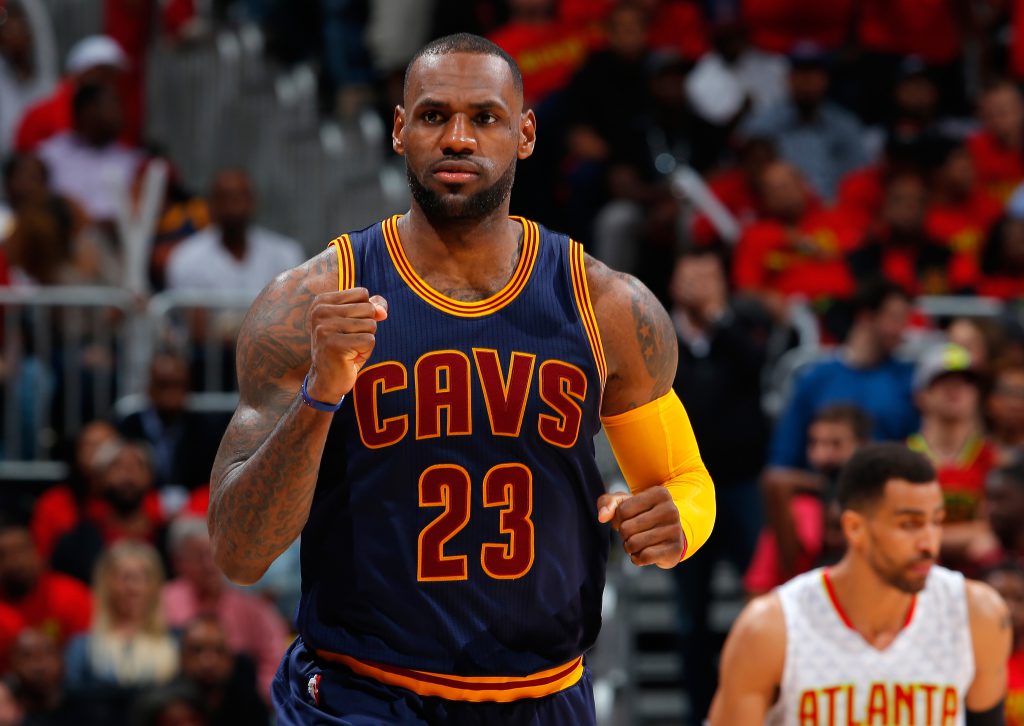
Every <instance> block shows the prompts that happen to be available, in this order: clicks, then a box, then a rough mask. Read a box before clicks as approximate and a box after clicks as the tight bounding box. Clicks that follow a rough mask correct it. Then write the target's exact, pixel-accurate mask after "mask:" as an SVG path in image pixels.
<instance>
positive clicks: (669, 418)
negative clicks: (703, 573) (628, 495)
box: [601, 391, 715, 559]
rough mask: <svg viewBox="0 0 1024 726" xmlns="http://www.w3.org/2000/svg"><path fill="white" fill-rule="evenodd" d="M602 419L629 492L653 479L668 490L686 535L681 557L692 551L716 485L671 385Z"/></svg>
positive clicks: (710, 516)
mask: <svg viewBox="0 0 1024 726" xmlns="http://www.w3.org/2000/svg"><path fill="white" fill-rule="evenodd" d="M601 423H603V424H604V429H605V432H606V433H607V434H608V441H609V442H611V445H612V451H613V452H614V453H615V459H616V460H617V461H618V462H619V467H620V468H621V469H622V474H623V476H625V477H626V484H628V485H629V490H630V491H631V492H633V493H634V494H636V493H637V492H640V491H643V490H644V489H647V488H648V487H652V486H655V485H658V484H660V485H662V486H664V487H665V488H666V489H668V490H669V492H670V493H671V495H672V501H673V502H675V504H676V507H678V508H679V520H680V522H681V523H682V525H683V534H685V535H686V551H685V552H684V553H683V559H687V558H689V557H691V556H692V555H693V553H694V552H696V551H697V550H698V549H700V547H701V545H703V544H704V543H705V542H707V541H708V537H710V536H711V530H712V528H713V527H714V526H715V485H714V484H713V483H712V481H711V476H710V475H709V474H708V470H707V468H706V467H705V466H704V462H703V461H701V458H700V451H698V449H697V439H696V438H695V437H694V435H693V427H692V426H690V419H689V418H688V417H687V415H686V410H685V409H684V408H683V404H682V402H681V401H680V400H679V397H678V396H677V395H676V393H675V391H669V392H668V393H666V394H665V395H664V396H662V397H661V398H658V399H655V400H654V401H651V402H650V403H645V404H644V405H643V406H640V407H639V408H634V409H633V410H631V411H626V412H625V413H620V414H616V415H614V416H605V417H602V418H601Z"/></svg>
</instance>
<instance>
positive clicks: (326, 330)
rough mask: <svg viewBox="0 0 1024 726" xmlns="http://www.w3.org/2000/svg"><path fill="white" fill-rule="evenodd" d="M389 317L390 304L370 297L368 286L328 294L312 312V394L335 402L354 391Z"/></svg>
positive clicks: (309, 388)
mask: <svg viewBox="0 0 1024 726" xmlns="http://www.w3.org/2000/svg"><path fill="white" fill-rule="evenodd" d="M387 316H388V304H387V301H386V300H384V298H382V297H381V296H380V295H374V296H373V297H371V296H370V293H369V291H368V290H367V289H366V288H364V287H353V288H351V289H349V290H342V291H341V292H325V293H323V294H320V295H317V296H316V297H315V298H314V299H313V304H312V305H311V306H310V309H309V327H310V330H309V340H310V347H311V349H312V350H311V353H312V364H311V365H310V369H309V384H308V386H307V387H306V390H307V392H308V393H309V395H310V396H311V397H312V398H314V399H316V400H317V401H325V402H332V403H333V402H334V401H339V400H341V397H342V396H344V395H345V394H347V393H348V392H349V391H351V390H352V386H354V385H355V382H356V375H357V374H358V373H359V369H360V368H362V367H363V365H364V364H365V363H366V361H367V360H368V359H369V357H370V354H371V353H373V347H374V345H375V344H376V342H377V323H379V322H380V321H382V320H385V319H386V318H387Z"/></svg>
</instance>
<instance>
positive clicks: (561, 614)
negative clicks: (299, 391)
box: [298, 217, 609, 700]
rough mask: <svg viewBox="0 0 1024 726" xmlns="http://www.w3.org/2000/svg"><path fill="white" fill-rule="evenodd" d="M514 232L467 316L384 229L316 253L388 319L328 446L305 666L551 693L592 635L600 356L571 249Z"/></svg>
mask: <svg viewBox="0 0 1024 726" xmlns="http://www.w3.org/2000/svg"><path fill="white" fill-rule="evenodd" d="M515 219H517V220H518V221H519V223H521V224H522V226H523V235H522V247H521V254H520V257H519V262H518V263H517V267H516V269H515V271H514V272H513V274H512V277H511V279H510V280H509V282H508V284H507V285H506V286H505V287H504V288H503V289H502V290H500V291H499V292H497V293H495V294H494V295H492V296H491V297H489V298H487V299H485V300H481V301H478V302H459V301H456V300H453V299H450V298H447V297H445V296H443V295H442V294H440V293H438V292H437V291H435V290H433V289H431V288H430V287H429V286H428V285H426V283H425V282H424V281H423V280H422V279H420V278H419V277H418V276H417V275H416V272H415V271H414V270H413V269H412V266H411V264H410V263H409V260H408V258H407V257H406V255H405V251H404V248H403V246H402V241H401V239H400V238H399V236H398V229H397V217H394V218H391V219H388V220H385V221H384V222H382V223H381V224H378V225H375V226H373V227H369V228H367V229H365V230H362V231H360V232H355V233H353V234H351V235H345V236H343V237H341V238H339V239H338V240H336V241H335V242H334V243H333V244H334V245H335V246H336V249H337V252H338V258H339V266H340V276H341V280H340V287H341V288H342V289H344V288H347V287H351V286H354V285H358V286H361V287H365V288H367V289H368V290H369V291H370V294H371V295H381V296H383V297H384V298H385V299H386V300H387V301H388V319H387V320H385V321H383V322H382V323H381V324H380V326H379V328H378V332H377V337H376V341H377V342H376V346H375V348H374V351H373V355H372V356H371V358H370V359H369V361H368V362H367V365H366V366H365V367H364V368H363V369H362V370H361V371H360V373H359V376H358V378H357V380H356V383H355V386H354V388H353V389H352V392H351V394H350V395H349V396H347V397H346V398H345V401H344V403H343V405H342V408H341V410H340V411H339V412H338V413H337V414H335V416H334V421H333V423H332V426H331V430H330V433H329V435H328V439H327V443H326V446H325V450H324V455H323V459H322V463H321V466H320V474H319V479H318V481H317V488H316V493H315V496H314V500H313V506H312V511H311V514H310V518H309V522H308V524H307V525H306V528H305V530H304V531H303V534H302V600H301V604H300V608H299V616H298V627H299V631H300V633H301V635H302V637H303V639H304V640H305V642H306V643H307V645H309V646H310V647H312V648H314V649H316V650H317V651H318V652H319V653H320V654H321V656H322V657H324V658H327V659H333V660H336V661H340V662H342V663H344V664H345V665H347V666H348V667H350V668H352V669H353V670H355V671H356V672H358V673H361V674H364V675H369V676H372V677H375V678H378V679H379V680H383V681H385V682H387V683H391V684H395V685H401V686H404V687H408V688H411V689H412V690H414V691H416V692H418V693H421V694H424V695H440V696H443V697H449V698H461V699H467V700H514V699H516V698H522V697H529V696H537V695H543V694H545V693H551V692H554V691H555V690H559V689H561V688H565V687H567V686H569V685H572V684H573V683H575V682H576V681H577V680H578V679H579V677H580V674H581V673H582V669H583V666H582V654H583V652H584V651H585V650H586V649H587V648H588V647H590V645H591V644H592V643H593V642H594V639H595V638H596V636H597V632H598V629H599V627H600V608H601V594H602V590H603V588H604V571H605V564H606V560H607V554H608V544H609V538H608V533H607V529H606V527H604V526H603V525H600V524H599V523H598V522H597V515H596V510H595V506H596V501H597V498H598V497H599V496H600V495H601V493H602V492H603V485H602V481H601V478H600V476H599V474H598V471H597V468H596V464H595V462H594V445H593V436H594V434H595V433H596V432H597V430H598V428H599V426H600V418H599V409H600V402H601V392H602V387H603V385H604V378H605V361H604V355H603V352H602V349H601V344H600V337H599V334H598V330H597V325H596V321H595V319H594V313H593V308H592V307H591V304H590V300H589V295H588V292H587V287H586V278H585V275H584V269H583V252H582V249H581V248H580V246H579V245H578V244H577V243H575V242H573V241H571V240H569V238H567V237H565V236H562V235H557V234H554V233H552V232H549V231H547V230H545V229H543V228H542V227H540V226H538V225H537V224H535V223H533V222H530V221H527V220H523V219H519V218H515Z"/></svg>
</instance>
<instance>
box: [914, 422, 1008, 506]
mask: <svg viewBox="0 0 1024 726" xmlns="http://www.w3.org/2000/svg"><path fill="white" fill-rule="evenodd" d="M907 447H908V448H910V449H913V450H914V451H916V452H918V453H919V454H923V455H924V456H926V457H928V458H929V459H931V460H932V463H933V464H934V465H935V473H936V476H937V478H938V480H939V486H941V487H942V492H943V495H944V497H945V500H946V522H948V523H950V524H953V523H954V522H969V521H971V520H973V519H977V518H978V514H979V511H980V508H981V503H982V502H983V501H984V498H985V479H986V477H988V473H989V471H990V470H991V469H992V467H994V466H995V463H996V449H995V447H994V446H992V444H990V443H989V442H988V441H985V439H983V438H981V437H980V436H976V437H974V438H972V439H971V440H970V441H968V442H967V445H966V446H964V450H963V451H961V452H960V455H959V456H958V457H957V460H956V461H954V462H952V463H950V462H941V463H940V462H936V461H935V457H934V455H933V454H932V452H931V450H930V449H929V448H928V444H927V443H926V442H925V440H924V437H923V436H921V434H911V435H910V437H909V438H908V439H907Z"/></svg>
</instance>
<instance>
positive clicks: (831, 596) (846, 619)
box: [821, 567, 917, 653]
mask: <svg viewBox="0 0 1024 726" xmlns="http://www.w3.org/2000/svg"><path fill="white" fill-rule="evenodd" d="M821 584H822V586H823V587H824V588H825V595H826V597H827V598H828V601H829V602H830V603H831V604H832V609H833V610H834V611H835V613H836V615H837V616H839V619H840V620H841V621H842V623H843V625H845V626H846V627H847V628H849V629H850V630H851V631H853V632H854V633H856V634H857V636H858V637H859V638H860V639H861V640H863V641H864V643H865V644H866V645H867V646H868V647H869V648H871V649H872V650H876V651H878V652H879V653H885V652H887V651H888V650H890V649H891V648H892V646H893V645H895V644H896V640H897V638H899V637H900V635H901V634H902V633H904V632H905V631H906V629H907V628H908V627H910V623H911V621H912V620H913V619H914V611H915V610H916V609H917V595H916V594H915V595H912V596H911V600H910V607H909V608H908V609H907V617H906V618H904V620H903V624H902V625H901V626H900V629H899V632H898V633H896V635H895V637H894V638H893V639H892V642H890V643H889V645H887V646H886V647H884V648H878V647H876V646H875V645H873V644H872V643H871V642H870V641H869V640H868V639H867V638H866V637H864V634H863V633H862V632H860V631H859V630H857V628H856V627H855V626H854V624H853V621H851V620H850V616H849V615H847V614H846V611H845V610H844V609H843V605H842V603H840V602H839V598H838V597H837V596H836V591H835V588H834V587H833V585H832V578H830V577H829V576H828V568H825V567H823V568H822V570H821Z"/></svg>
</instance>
